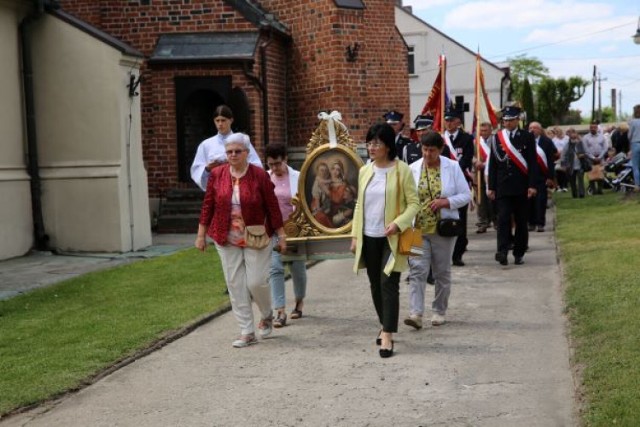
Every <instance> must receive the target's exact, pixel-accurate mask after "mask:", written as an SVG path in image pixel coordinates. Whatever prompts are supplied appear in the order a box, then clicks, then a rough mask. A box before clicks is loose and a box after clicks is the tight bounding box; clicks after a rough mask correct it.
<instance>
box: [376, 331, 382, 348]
mask: <svg viewBox="0 0 640 427" xmlns="http://www.w3.org/2000/svg"><path fill="white" fill-rule="evenodd" d="M381 334H382V329H380V332H378V338H376V345H381V344H382V338H380V335H381Z"/></svg>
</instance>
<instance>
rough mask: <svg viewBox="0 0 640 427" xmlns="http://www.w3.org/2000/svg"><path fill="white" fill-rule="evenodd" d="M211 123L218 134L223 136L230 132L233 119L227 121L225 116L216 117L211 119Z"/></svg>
mask: <svg viewBox="0 0 640 427" xmlns="http://www.w3.org/2000/svg"><path fill="white" fill-rule="evenodd" d="M213 123H215V125H216V129H218V133H220V134H222V135H225V134H227V133H229V132H230V131H231V123H233V119H228V118H226V117H225V116H218V117H216V118H214V119H213Z"/></svg>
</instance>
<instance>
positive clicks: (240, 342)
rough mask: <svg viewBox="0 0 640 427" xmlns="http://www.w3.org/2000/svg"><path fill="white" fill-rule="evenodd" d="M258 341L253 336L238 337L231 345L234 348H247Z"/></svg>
mask: <svg viewBox="0 0 640 427" xmlns="http://www.w3.org/2000/svg"><path fill="white" fill-rule="evenodd" d="M257 342H258V340H257V339H256V336H255V335H254V334H250V335H240V337H239V338H238V339H237V340H235V341H234V342H232V343H231V345H232V346H234V347H235V348H243V347H249V346H250V345H251V344H255V343H257Z"/></svg>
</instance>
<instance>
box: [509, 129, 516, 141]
mask: <svg viewBox="0 0 640 427" xmlns="http://www.w3.org/2000/svg"><path fill="white" fill-rule="evenodd" d="M515 134H516V133H515V132H514V131H511V133H510V134H509V139H513V137H514V136H515Z"/></svg>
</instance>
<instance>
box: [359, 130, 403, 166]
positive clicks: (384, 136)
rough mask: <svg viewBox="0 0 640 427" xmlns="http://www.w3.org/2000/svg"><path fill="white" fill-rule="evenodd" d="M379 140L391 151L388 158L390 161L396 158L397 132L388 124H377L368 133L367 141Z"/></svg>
mask: <svg viewBox="0 0 640 427" xmlns="http://www.w3.org/2000/svg"><path fill="white" fill-rule="evenodd" d="M374 139H377V140H379V141H381V142H382V143H383V144H384V145H386V146H387V148H388V149H389V153H388V154H387V157H388V158H389V160H393V159H395V158H396V132H395V131H394V130H393V128H392V127H391V126H389V125H388V124H386V123H376V124H375V125H373V126H371V127H370V128H369V131H367V136H366V141H367V142H369V141H373V140H374Z"/></svg>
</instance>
